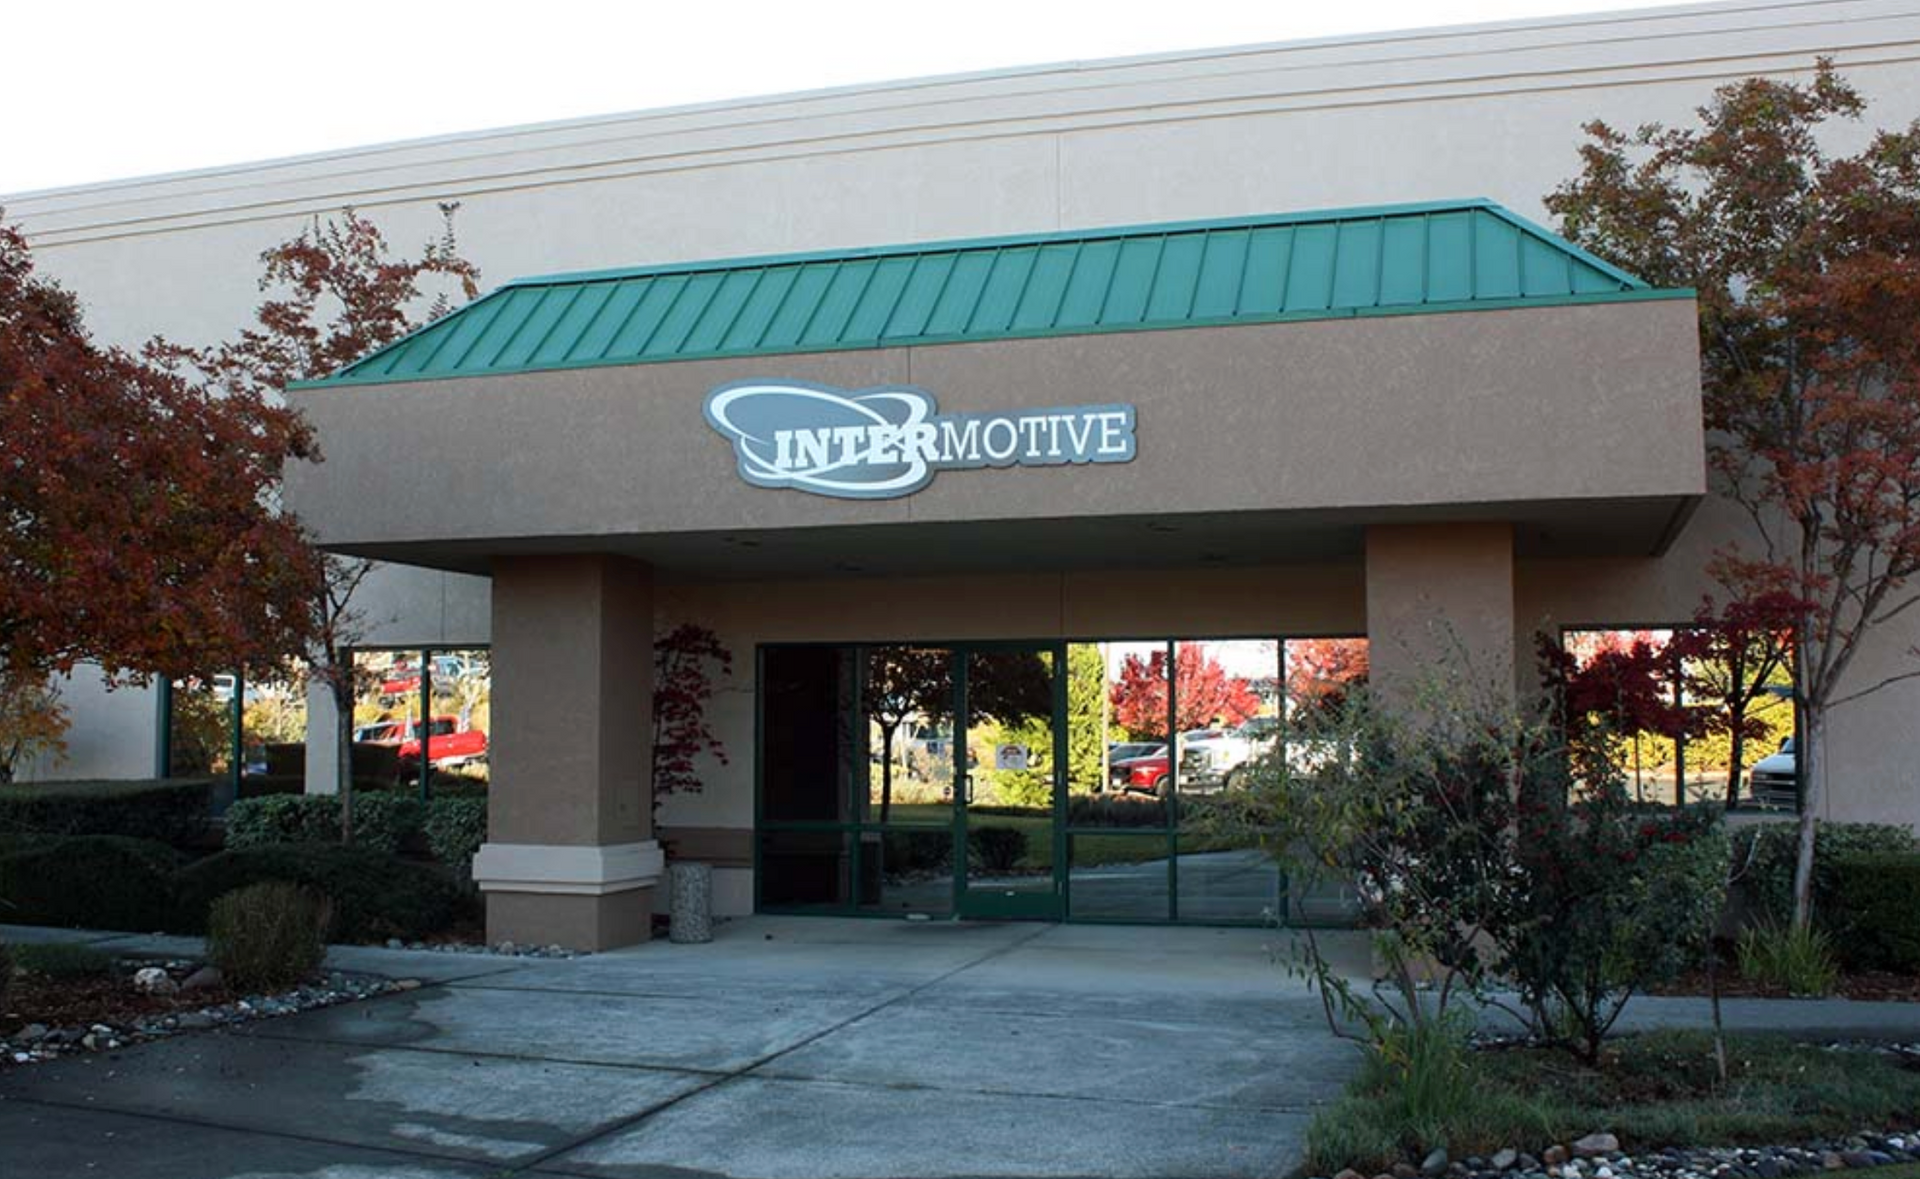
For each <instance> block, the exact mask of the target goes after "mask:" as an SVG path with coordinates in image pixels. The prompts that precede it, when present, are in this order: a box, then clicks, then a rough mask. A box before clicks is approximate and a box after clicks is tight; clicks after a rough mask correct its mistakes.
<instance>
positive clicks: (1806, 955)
mask: <svg viewBox="0 0 1920 1179" xmlns="http://www.w3.org/2000/svg"><path fill="white" fill-rule="evenodd" d="M1737 949H1738V955H1739V960H1740V974H1741V977H1743V978H1746V979H1748V980H1749V981H1752V982H1758V983H1764V984H1766V985H1767V986H1772V987H1779V988H1781V989H1782V990H1784V991H1786V992H1787V993H1788V994H1790V995H1797V996H1803V997H1808V998H1818V997H1820V996H1822V995H1830V994H1832V993H1833V988H1834V986H1835V985H1836V984H1838V983H1839V981H1840V967H1839V965H1838V964H1837V963H1836V962H1835V961H1834V957H1833V942H1832V941H1831V939H1829V938H1828V937H1827V935H1826V934H1824V933H1822V932H1821V931H1820V930H1818V929H1815V928H1812V927H1811V926H1796V925H1793V924H1791V923H1789V924H1786V925H1775V924H1772V923H1770V922H1769V923H1764V924H1759V925H1749V926H1748V927H1747V928H1745V929H1743V930H1741V931H1740V941H1739V945H1738V947H1737Z"/></svg>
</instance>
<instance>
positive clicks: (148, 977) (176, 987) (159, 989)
mask: <svg viewBox="0 0 1920 1179" xmlns="http://www.w3.org/2000/svg"><path fill="white" fill-rule="evenodd" d="M133 989H134V990H136V991H139V992H140V993H141V994H143V995H175V994H178V993H179V992H180V984H179V983H177V982H174V981H173V976H172V975H170V974H168V973H167V972H166V971H165V970H162V969H161V968H160V967H158V966H148V967H146V968H144V969H142V970H138V971H135V972H134V975H133Z"/></svg>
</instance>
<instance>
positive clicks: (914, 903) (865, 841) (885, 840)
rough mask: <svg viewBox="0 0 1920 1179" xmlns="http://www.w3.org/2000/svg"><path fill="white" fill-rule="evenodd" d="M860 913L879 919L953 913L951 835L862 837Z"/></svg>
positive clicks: (904, 832) (948, 830) (891, 832)
mask: <svg viewBox="0 0 1920 1179" xmlns="http://www.w3.org/2000/svg"><path fill="white" fill-rule="evenodd" d="M860 908H861V909H862V910H865V911H868V912H875V913H897V914H902V915H904V914H907V913H921V914H925V915H927V916H930V917H945V916H947V915H949V914H951V913H952V912H953V829H952V828H951V827H941V828H937V829H929V830H889V831H871V830H869V831H863V832H861V833H860Z"/></svg>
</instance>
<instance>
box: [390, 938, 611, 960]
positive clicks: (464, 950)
mask: <svg viewBox="0 0 1920 1179" xmlns="http://www.w3.org/2000/svg"><path fill="white" fill-rule="evenodd" d="M386 948H387V949H389V950H424V951H426V952H427V953H430V954H487V955H492V956H494V957H499V958H584V957H586V956H587V953H588V951H585V950H569V949H567V948H566V947H565V946H523V945H520V944H519V943H518V942H496V943H495V944H493V945H491V946H489V945H485V944H482V943H479V942H406V941H401V940H400V939H399V938H397V937H390V938H388V939H387V946H386Z"/></svg>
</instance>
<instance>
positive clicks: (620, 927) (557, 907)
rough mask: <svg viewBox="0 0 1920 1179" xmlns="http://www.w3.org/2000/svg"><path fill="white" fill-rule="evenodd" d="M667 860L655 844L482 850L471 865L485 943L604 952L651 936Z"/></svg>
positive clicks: (506, 846)
mask: <svg viewBox="0 0 1920 1179" xmlns="http://www.w3.org/2000/svg"><path fill="white" fill-rule="evenodd" d="M664 865H665V857H664V856H663V855H662V854H661V851H660V845H659V844H658V843H655V842H654V841H653V840H647V841H645V842H643V843H623V844H614V845H611V846H595V845H586V846H573V845H550V844H529V843H487V844H483V845H481V848H480V851H479V853H478V854H477V855H475V856H474V857H473V880H474V883H475V884H477V885H478V886H479V887H480V891H481V892H483V893H485V894H486V900H487V940H488V941H489V942H500V941H512V942H521V943H525V944H528V945H543V946H544V945H560V946H565V947H567V948H568V949H570V950H607V949H612V948H614V947H616V946H632V945H638V944H639V943H641V942H644V941H646V940H647V939H648V938H649V937H651V936H652V933H653V890H654V885H655V884H656V883H658V881H659V879H660V872H661V869H662V868H663V867H664Z"/></svg>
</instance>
